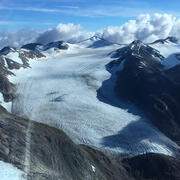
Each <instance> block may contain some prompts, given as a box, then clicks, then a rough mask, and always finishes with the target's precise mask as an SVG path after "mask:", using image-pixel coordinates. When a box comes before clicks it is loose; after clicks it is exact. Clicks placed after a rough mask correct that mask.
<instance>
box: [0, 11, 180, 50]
mask: <svg viewBox="0 0 180 180" xmlns="http://www.w3.org/2000/svg"><path fill="white" fill-rule="evenodd" d="M3 23H4V22H3ZM179 32H180V19H177V18H175V17H174V16H172V15H169V14H158V13H156V14H154V15H152V16H150V15H149V14H144V15H139V16H138V17H137V18H136V19H135V20H130V21H128V22H126V23H125V24H123V25H122V26H117V27H115V26H111V27H107V28H105V29H103V30H99V31H97V32H89V31H86V30H85V29H83V27H82V26H81V25H74V24H71V23H69V24H59V25H58V26H57V27H55V28H52V29H48V30H45V31H43V32H42V31H41V32H39V31H36V30H31V29H27V28H26V29H21V30H18V31H15V32H0V47H1V48H2V47H4V46H8V45H9V46H21V45H23V44H26V43H29V42H39V43H44V44H46V43H49V42H52V41H58V40H64V41H68V42H72V43H75V42H79V41H81V40H84V39H87V38H89V37H91V36H93V35H94V34H98V35H99V36H101V37H103V38H104V39H107V40H109V41H111V42H116V43H122V44H127V43H130V42H132V41H133V40H136V39H139V40H142V41H144V42H152V41H155V40H157V39H161V38H166V37H168V36H175V37H177V38H178V39H179V40H180V33H179Z"/></svg>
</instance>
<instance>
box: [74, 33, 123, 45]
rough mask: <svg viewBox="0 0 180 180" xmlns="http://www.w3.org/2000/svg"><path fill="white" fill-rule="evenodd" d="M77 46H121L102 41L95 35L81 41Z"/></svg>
mask: <svg viewBox="0 0 180 180" xmlns="http://www.w3.org/2000/svg"><path fill="white" fill-rule="evenodd" d="M77 44H78V45H81V46H84V47H87V48H102V47H106V46H112V45H121V44H117V43H112V42H110V41H108V40H106V39H103V38H101V37H99V36H97V35H95V36H92V37H91V38H88V39H85V40H83V41H80V42H78V43H77Z"/></svg>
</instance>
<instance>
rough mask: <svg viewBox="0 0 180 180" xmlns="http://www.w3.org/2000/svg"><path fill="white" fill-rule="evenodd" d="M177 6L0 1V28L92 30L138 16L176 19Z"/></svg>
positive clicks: (146, 1)
mask: <svg viewBox="0 0 180 180" xmlns="http://www.w3.org/2000/svg"><path fill="white" fill-rule="evenodd" d="M179 7H180V1H179V0H173V1H172V0H159V1H158V0H125V1H124V0H123V1H122V0H0V29H1V30H9V31H11V30H16V29H20V28H23V27H29V28H34V29H47V28H51V27H55V26H56V25H57V24H59V23H74V24H81V25H82V26H83V27H85V28H86V29H88V30H92V31H93V30H97V29H102V28H105V27H107V26H119V25H121V24H123V23H125V22H126V21H127V20H129V19H133V18H134V19H135V18H136V16H137V15H139V14H147V13H149V14H153V13H169V14H172V15H174V16H176V17H179V16H180V13H179Z"/></svg>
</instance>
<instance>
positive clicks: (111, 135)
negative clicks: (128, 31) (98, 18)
mask: <svg viewBox="0 0 180 180" xmlns="http://www.w3.org/2000/svg"><path fill="white" fill-rule="evenodd" d="M69 46H70V48H69V49H68V50H67V51H60V52H59V53H57V54H54V53H53V51H48V52H47V54H46V56H47V57H46V58H42V59H40V60H36V61H35V60H32V61H30V66H31V67H32V68H27V69H20V70H18V71H16V72H15V74H16V76H11V77H9V79H10V81H12V82H14V83H15V84H16V92H15V94H16V98H15V99H14V101H13V103H12V109H11V111H12V113H14V114H16V115H18V116H21V117H27V118H29V119H32V120H34V121H38V122H41V123H45V124H48V125H50V126H53V127H56V128H59V129H62V130H63V131H64V132H65V133H66V134H67V135H68V136H69V137H70V138H71V139H72V140H73V141H74V142H75V143H78V144H86V145H90V146H93V147H95V148H98V149H100V150H102V151H108V152H111V153H121V154H143V153H146V152H155V153H163V154H167V155H173V150H174V149H176V148H177V145H176V144H175V143H174V142H172V141H171V140H170V139H169V138H167V137H166V136H165V135H164V134H162V133H161V132H160V131H159V130H157V129H156V128H155V127H153V126H152V125H151V123H150V122H149V121H148V119H146V117H145V116H144V115H143V114H142V113H141V112H140V111H139V110H138V109H137V108H136V107H135V106H133V105H132V104H130V103H126V104H124V105H123V103H122V102H120V101H119V100H117V98H116V97H115V95H114V91H113V80H112V81H107V80H108V79H111V74H110V73H109V72H108V71H107V70H106V65H107V64H108V63H109V62H110V61H112V59H111V58H110V57H109V56H108V54H109V53H110V52H112V51H113V50H115V49H117V48H119V47H120V46H118V45H111V46H107V47H102V48H97V49H91V48H86V47H84V46H82V45H81V46H80V45H69ZM114 71H115V70H114ZM104 82H107V83H105V86H106V91H103V90H102V91H100V93H101V95H102V98H104V99H105V101H106V100H107V101H108V103H106V102H105V101H103V100H102V101H101V100H100V99H99V98H98V92H99V90H100V89H101V87H102V84H103V83H104ZM109 97H110V98H109ZM114 104H121V105H122V108H119V107H117V106H116V105H114ZM31 128H33V126H29V130H28V131H29V133H30V132H31ZM29 141H30V139H29Z"/></svg>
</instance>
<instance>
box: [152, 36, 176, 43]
mask: <svg viewBox="0 0 180 180" xmlns="http://www.w3.org/2000/svg"><path fill="white" fill-rule="evenodd" d="M151 44H152V45H153V44H178V39H177V38H176V37H173V36H170V37H167V38H165V39H158V40H156V41H154V42H153V43H151Z"/></svg>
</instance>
